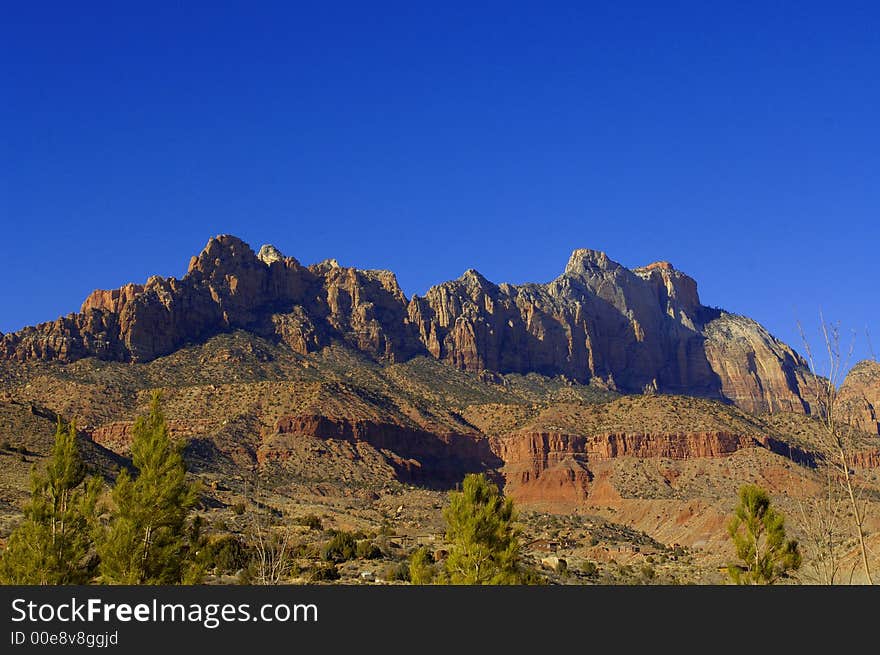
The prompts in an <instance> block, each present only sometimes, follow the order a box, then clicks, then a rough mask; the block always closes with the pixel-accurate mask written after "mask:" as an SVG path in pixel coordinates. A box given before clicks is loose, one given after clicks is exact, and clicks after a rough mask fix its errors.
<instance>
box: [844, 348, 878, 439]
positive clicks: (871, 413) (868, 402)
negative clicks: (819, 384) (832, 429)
mask: <svg viewBox="0 0 880 655" xmlns="http://www.w3.org/2000/svg"><path fill="white" fill-rule="evenodd" d="M840 401H841V406H842V407H841V408H842V410H843V414H844V418H846V419H847V420H848V421H850V422H851V423H852V424H854V425H855V426H857V427H858V428H859V429H860V430H863V431H864V432H870V433H871V434H880V362H875V361H870V360H865V361H863V362H859V363H858V364H856V365H855V366H853V367H852V369H851V370H850V372H849V373H848V374H847V376H846V379H845V380H844V382H843V384H842V385H841V387H840Z"/></svg>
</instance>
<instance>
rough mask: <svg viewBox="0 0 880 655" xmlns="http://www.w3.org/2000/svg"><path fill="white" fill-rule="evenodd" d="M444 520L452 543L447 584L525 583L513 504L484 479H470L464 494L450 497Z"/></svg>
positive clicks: (467, 479)
mask: <svg viewBox="0 0 880 655" xmlns="http://www.w3.org/2000/svg"><path fill="white" fill-rule="evenodd" d="M443 516H444V518H445V519H446V539H447V541H448V542H449V543H450V550H449V556H448V557H447V558H446V562H445V567H444V569H445V573H446V581H448V582H450V583H451V584H465V585H483V584H520V583H521V582H523V575H522V572H521V571H520V568H519V562H520V547H519V538H518V531H517V529H516V527H515V526H514V520H515V518H516V517H515V512H514V508H513V501H512V500H510V499H509V498H508V499H504V498H502V497H501V495H500V494H499V493H498V487H496V486H495V485H494V484H492V483H491V482H489V481H488V480H487V479H486V476H485V475H483V474H480V475H475V474H471V475H468V476H467V477H466V478H465V479H464V483H463V484H462V490H461V491H460V492H453V493H452V494H450V504H449V507H447V508H446V510H445V511H444V512H443Z"/></svg>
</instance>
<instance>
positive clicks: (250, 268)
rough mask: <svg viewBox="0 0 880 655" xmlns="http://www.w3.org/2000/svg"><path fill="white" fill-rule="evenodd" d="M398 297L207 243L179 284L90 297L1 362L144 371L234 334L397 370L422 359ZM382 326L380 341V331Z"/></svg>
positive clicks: (12, 342)
mask: <svg viewBox="0 0 880 655" xmlns="http://www.w3.org/2000/svg"><path fill="white" fill-rule="evenodd" d="M405 323H406V298H405V297H404V295H403V292H402V291H401V290H400V287H399V285H398V284H397V280H396V278H395V277H394V275H393V274H392V273H389V272H387V271H359V270H356V269H352V268H343V267H340V266H338V265H335V264H333V263H327V262H325V263H321V264H318V265H316V266H312V267H308V268H306V267H304V266H302V265H300V263H299V262H297V261H296V260H295V259H293V258H292V257H284V256H282V255H281V253H280V252H278V250H277V249H275V248H274V247H272V246H264V247H263V248H262V249H261V250H260V255H259V256H258V255H256V254H254V252H253V250H251V248H250V247H249V246H248V245H247V244H246V243H244V242H243V241H241V240H240V239H237V238H236V237H232V236H219V237H216V238H213V239H211V240H210V241H209V242H208V245H207V246H206V247H205V249H204V250H203V251H202V252H201V254H199V255H198V256H197V257H193V258H192V260H191V261H190V264H189V270H188V271H187V273H186V275H185V276H184V277H183V278H182V279H180V280H178V279H176V278H167V279H165V278H161V277H158V276H154V277H151V278H150V279H149V280H147V282H146V284H144V285H137V284H129V285H126V286H124V287H122V288H121V289H116V290H113V291H103V290H98V291H95V292H93V293H92V294H91V295H89V297H88V298H86V300H85V302H84V303H83V305H82V309H81V310H80V313H78V314H71V315H69V316H66V317H63V318H59V319H58V320H57V321H54V322H53V323H43V324H41V325H38V326H36V327H29V328H25V329H24V330H21V331H20V332H17V333H14V334H7V335H4V336H3V337H2V339H0V357H6V358H10V359H17V360H22V361H23V360H29V359H37V360H60V361H74V360H77V359H81V358H83V357H97V358H99V359H105V360H115V361H134V362H146V361H150V360H152V359H155V358H156V357H160V356H162V355H167V354H170V353H172V352H174V351H175V350H177V349H178V348H180V347H181V346H183V345H185V344H186V343H190V342H198V341H200V340H203V339H205V338H207V337H209V336H211V335H213V334H216V333H218V332H223V331H227V330H231V329H235V328H240V329H245V330H251V331H253V332H255V333H258V334H260V335H262V336H271V335H277V336H278V337H279V338H280V339H281V340H283V341H285V342H286V343H288V344H289V345H290V346H291V348H293V349H294V350H295V351H297V352H300V353H306V352H309V351H313V350H316V349H318V348H320V347H322V346H324V345H326V344H328V343H330V342H331V341H332V340H339V341H342V342H344V343H347V344H348V345H350V346H352V347H354V348H357V349H359V350H362V351H365V352H367V353H368V354H371V355H374V356H376V357H379V358H382V359H387V360H389V361H397V360H399V359H401V358H407V357H410V356H412V355H414V354H416V353H418V352H421V351H422V348H421V344H420V343H419V341H418V338H417V336H416V334H415V332H414V331H413V330H412V329H407V326H406V324H405ZM387 327H391V328H392V330H391V331H390V332H389V331H388V330H387V329H386V328H387Z"/></svg>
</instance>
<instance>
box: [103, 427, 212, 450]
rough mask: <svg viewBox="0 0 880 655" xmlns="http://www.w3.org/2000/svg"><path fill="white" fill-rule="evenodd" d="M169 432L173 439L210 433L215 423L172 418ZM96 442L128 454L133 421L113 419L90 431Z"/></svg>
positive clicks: (132, 434) (132, 432)
mask: <svg viewBox="0 0 880 655" xmlns="http://www.w3.org/2000/svg"><path fill="white" fill-rule="evenodd" d="M167 424H168V433H169V435H170V436H171V438H172V439H175V440H178V439H184V438H187V437H191V436H196V435H205V434H210V433H211V432H213V431H214V429H215V427H216V426H215V425H214V423H213V422H212V421H209V420H206V419H186V420H181V419H171V420H169V421H167ZM88 435H89V437H90V438H91V440H92V441H94V442H95V443H96V444H99V445H101V446H103V447H104V448H107V449H109V450H112V451H113V452H115V453H117V454H120V455H127V454H128V453H129V449H130V447H131V442H132V439H133V438H134V422H133V421H113V422H111V423H105V424H103V425H101V426H98V427H96V428H93V429H92V430H90V431H88Z"/></svg>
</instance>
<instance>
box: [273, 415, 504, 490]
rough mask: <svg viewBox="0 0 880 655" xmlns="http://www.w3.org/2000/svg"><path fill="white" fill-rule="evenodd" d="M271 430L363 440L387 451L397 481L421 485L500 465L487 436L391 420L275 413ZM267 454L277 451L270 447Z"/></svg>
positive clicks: (340, 439)
mask: <svg viewBox="0 0 880 655" xmlns="http://www.w3.org/2000/svg"><path fill="white" fill-rule="evenodd" d="M275 434H277V435H294V436H298V437H304V438H309V437H310V438H316V439H322V440H330V439H332V440H338V441H347V442H350V443H367V444H369V445H370V446H372V447H373V448H375V449H377V450H379V451H382V452H387V453H390V454H392V455H393V456H392V457H391V458H390V463H391V464H392V465H393V466H394V467H395V468H396V469H397V470H398V474H402V475H401V478H402V479H404V480H407V481H417V482H420V483H423V484H440V485H448V484H450V483H453V482H457V481H459V480H461V478H462V477H463V476H464V475H465V474H466V473H474V472H481V471H485V470H487V469H494V468H497V467H499V466H500V465H501V460H499V459H498V457H497V455H496V454H495V453H493V452H492V450H491V448H490V447H489V442H488V440H487V439H486V438H485V437H483V436H482V435H478V434H456V433H434V432H428V431H425V430H421V429H418V428H415V427H410V426H405V425H397V424H394V423H381V422H377V421H370V420H351V419H346V418H329V417H326V416H321V415H313V414H306V415H294V416H284V417H281V418H280V419H278V421H277V422H276V425H275ZM263 456H264V457H265V453H264V454H263ZM272 456H273V457H275V458H278V456H279V454H278V452H277V451H276V452H273V453H272ZM261 463H263V462H261Z"/></svg>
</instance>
